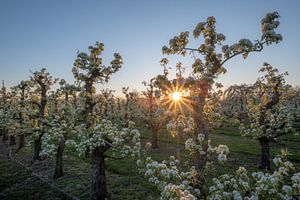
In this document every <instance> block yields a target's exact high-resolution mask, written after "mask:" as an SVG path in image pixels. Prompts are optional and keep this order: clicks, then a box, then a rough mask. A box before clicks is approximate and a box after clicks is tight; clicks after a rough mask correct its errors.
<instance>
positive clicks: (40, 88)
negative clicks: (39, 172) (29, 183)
mask: <svg viewBox="0 0 300 200" xmlns="http://www.w3.org/2000/svg"><path fill="white" fill-rule="evenodd" d="M56 81H57V79H53V77H52V76H51V75H50V74H49V72H47V71H46V68H43V69H41V70H40V71H35V72H33V73H32V76H31V77H30V82H31V85H32V87H33V90H34V93H36V94H38V96H39V97H38V100H39V102H38V101H34V100H33V101H32V102H31V103H32V104H34V105H36V106H37V107H38V116H37V121H38V124H37V128H38V130H36V131H35V132H34V135H33V137H34V153H33V160H40V153H41V151H42V137H43V135H44V129H45V125H44V117H45V110H46V106H47V92H48V91H49V90H50V87H51V85H53V84H54V83H55V82H56Z"/></svg>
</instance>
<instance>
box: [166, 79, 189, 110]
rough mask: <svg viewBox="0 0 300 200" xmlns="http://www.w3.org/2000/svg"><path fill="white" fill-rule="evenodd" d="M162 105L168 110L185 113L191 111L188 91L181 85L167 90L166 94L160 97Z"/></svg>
mask: <svg viewBox="0 0 300 200" xmlns="http://www.w3.org/2000/svg"><path fill="white" fill-rule="evenodd" d="M162 100H163V104H164V105H167V106H168V109H169V110H172V111H177V112H178V111H179V112H180V113H185V112H186V111H187V110H188V111H191V110H192V107H191V100H190V98H189V91H188V90H186V89H185V88H184V84H183V85H178V84H176V85H175V86H174V85H172V86H171V87H169V88H167V91H166V94H165V95H164V96H163V97H162Z"/></svg>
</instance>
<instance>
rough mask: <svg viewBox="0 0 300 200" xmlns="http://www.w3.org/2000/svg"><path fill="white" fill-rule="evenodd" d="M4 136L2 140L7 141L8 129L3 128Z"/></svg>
mask: <svg viewBox="0 0 300 200" xmlns="http://www.w3.org/2000/svg"><path fill="white" fill-rule="evenodd" d="M2 130H3V136H2V142H3V143H5V142H6V141H7V140H8V136H7V132H6V129H5V128H3V129H2Z"/></svg>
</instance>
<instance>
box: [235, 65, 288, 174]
mask: <svg viewBox="0 0 300 200" xmlns="http://www.w3.org/2000/svg"><path fill="white" fill-rule="evenodd" d="M260 72H262V73H264V75H263V76H262V77H261V78H259V79H258V80H257V82H256V83H255V84H254V86H253V91H252V92H251V93H250V94H249V96H248V101H247V108H248V119H249V123H250V124H249V126H247V124H246V123H242V124H241V126H240V128H241V131H242V133H243V134H244V135H245V136H251V137H253V138H255V139H257V140H258V141H259V143H260V145H261V149H262V151H261V164H260V167H261V168H263V169H270V143H271V142H273V141H276V140H277V139H278V138H279V137H280V136H283V135H287V134H291V133H293V126H292V122H293V116H294V115H293V113H294V112H293V110H292V109H291V108H290V107H289V106H288V103H287V98H288V96H287V95H288V90H289V87H290V86H289V85H287V84H286V83H285V79H284V76H285V75H287V73H283V74H279V73H278V70H277V69H276V68H273V67H272V66H271V65H270V64H268V63H264V64H263V67H262V68H261V69H260Z"/></svg>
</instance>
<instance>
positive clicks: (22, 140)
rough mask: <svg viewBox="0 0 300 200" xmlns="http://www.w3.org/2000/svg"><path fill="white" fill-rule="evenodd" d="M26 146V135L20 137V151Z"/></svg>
mask: <svg viewBox="0 0 300 200" xmlns="http://www.w3.org/2000/svg"><path fill="white" fill-rule="evenodd" d="M24 146H25V135H23V134H22V135H20V136H19V144H18V150H20V149H22V148H23V147H24Z"/></svg>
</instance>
